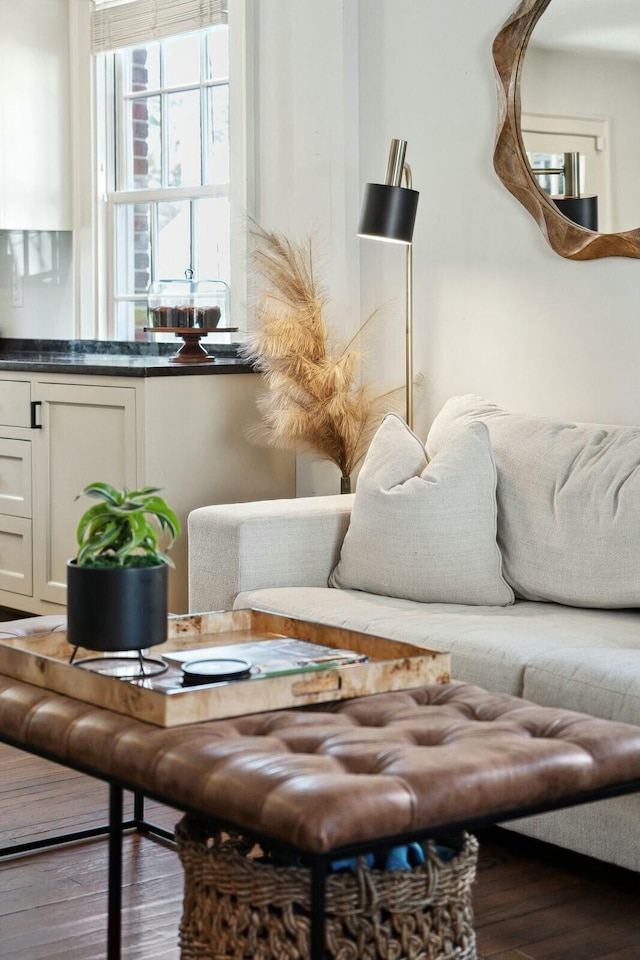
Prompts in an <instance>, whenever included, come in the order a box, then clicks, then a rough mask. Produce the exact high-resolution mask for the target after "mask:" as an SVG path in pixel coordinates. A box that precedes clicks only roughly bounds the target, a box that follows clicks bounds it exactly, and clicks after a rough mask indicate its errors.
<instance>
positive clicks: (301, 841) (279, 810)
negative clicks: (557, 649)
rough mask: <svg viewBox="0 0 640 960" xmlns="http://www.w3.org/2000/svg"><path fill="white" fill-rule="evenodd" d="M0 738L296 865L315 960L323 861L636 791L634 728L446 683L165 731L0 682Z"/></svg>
mask: <svg viewBox="0 0 640 960" xmlns="http://www.w3.org/2000/svg"><path fill="white" fill-rule="evenodd" d="M0 739H2V740H4V741H5V742H7V743H9V744H11V745H13V746H17V747H21V748H23V749H26V750H29V751H31V752H33V753H36V754H39V755H41V756H45V757H47V758H49V759H52V760H55V761H57V762H59V763H62V764H65V765H67V766H70V767H74V768H76V769H80V770H82V771H84V772H87V773H89V774H92V775H95V776H98V777H101V778H103V779H105V780H107V781H109V783H110V784H111V790H112V799H113V796H114V793H115V792H117V791H118V790H120V791H121V788H122V787H125V788H128V789H133V790H136V791H141V792H143V793H144V794H146V795H148V796H152V797H155V798H157V799H159V800H162V801H164V802H166V803H168V804H170V805H172V806H175V807H178V808H181V809H183V810H186V811H192V812H193V811H195V812H198V813H201V814H207V815H209V816H211V817H213V818H214V819H215V820H216V821H217V822H219V823H221V824H223V825H226V826H231V827H235V828H236V829H238V830H240V831H242V832H244V833H246V834H248V835H250V836H256V837H257V838H259V839H260V838H262V839H264V838H267V839H268V840H269V841H272V842H275V843H279V844H281V845H283V846H286V847H288V848H290V849H293V850H296V851H298V852H301V853H303V854H306V855H307V856H308V859H309V862H310V865H311V867H312V887H313V893H314V899H315V903H316V906H317V913H316V915H315V917H316V918H315V919H312V954H311V955H312V957H313V958H314V960H315V958H320V957H321V956H322V953H323V946H322V926H321V923H320V922H319V921H318V915H320V917H321V916H322V909H323V895H324V871H325V870H326V867H327V861H328V859H329V858H330V857H331V856H332V855H335V854H336V853H338V852H339V853H340V855H341V856H343V855H346V854H353V853H358V852H362V851H363V850H366V849H370V848H372V847H375V846H376V845H379V844H380V843H385V842H386V843H387V844H391V843H394V844H395V843H398V842H406V841H408V840H410V839H419V838H422V837H425V836H427V835H429V834H434V833H437V832H438V830H441V829H443V828H450V827H455V828H461V827H468V828H471V829H473V827H474V826H477V825H479V824H483V823H490V822H496V821H502V820H507V819H509V818H512V817H516V816H523V815H527V814H530V813H534V812H540V811H542V810H546V809H554V808H559V807H563V806H569V805H572V804H574V803H580V802H586V801H589V800H594V799H599V798H601V797H605V796H610V795H614V794H618V793H624V792H632V791H636V790H640V728H637V727H633V726H630V725H626V724H621V723H614V722H612V721H606V720H599V719H594V718H592V717H588V716H586V715H582V714H577V713H572V712H570V711H566V710H560V709H551V708H545V707H538V706H535V705H533V704H531V703H528V702H526V701H523V700H520V699H518V698H516V697H511V696H507V695H504V694H494V693H488V692H487V691H485V690H481V689H480V688H478V687H475V686H472V685H470V684H465V683H455V682H454V683H449V684H439V685H433V686H429V687H426V688H421V689H417V690H410V691H407V692H404V693H392V694H381V695H376V696H371V697H363V698H361V699H358V700H352V701H346V702H342V703H339V704H331V705H325V706H324V707H322V708H318V707H314V708H306V709H301V710H296V711H293V710H284V711H277V712H271V713H265V714H258V715H253V716H248V717H240V718H236V719H234V720H219V721H211V722H208V723H198V724H193V725H190V726H185V727H174V728H171V729H163V728H158V727H154V726H151V725H149V724H146V723H142V722H140V721H138V720H135V719H131V718H128V717H125V716H123V715H120V714H116V713H112V712H110V711H108V710H103V709H100V708H96V707H92V706H89V705H87V704H85V703H81V702H79V701H75V700H72V699H70V698H68V697H64V696H61V695H59V694H55V693H50V692H48V691H46V690H43V689H41V688H37V687H33V686H29V685H28V684H24V683H21V682H19V681H17V680H13V679H9V678H7V677H0ZM110 949H111V950H112V952H111V953H110V954H109V956H110V957H113V958H115V957H117V956H119V953H118V952H116V949H115V946H114V945H113V937H112V939H111V946H110Z"/></svg>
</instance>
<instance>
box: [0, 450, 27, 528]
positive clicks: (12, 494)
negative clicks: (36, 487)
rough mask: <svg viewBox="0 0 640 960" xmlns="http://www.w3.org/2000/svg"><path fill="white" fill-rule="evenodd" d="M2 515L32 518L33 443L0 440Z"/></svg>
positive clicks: (0, 506) (0, 504)
mask: <svg viewBox="0 0 640 960" xmlns="http://www.w3.org/2000/svg"><path fill="white" fill-rule="evenodd" d="M0 514H10V515H11V516H12V517H30V516H31V441H30V440H6V439H0Z"/></svg>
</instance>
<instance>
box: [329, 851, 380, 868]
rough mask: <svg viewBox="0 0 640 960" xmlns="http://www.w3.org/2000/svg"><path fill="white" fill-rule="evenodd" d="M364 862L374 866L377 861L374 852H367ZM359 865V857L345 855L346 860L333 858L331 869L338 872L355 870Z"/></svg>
mask: <svg viewBox="0 0 640 960" xmlns="http://www.w3.org/2000/svg"><path fill="white" fill-rule="evenodd" d="M364 862H365V863H366V865H367V866H368V867H373V865H374V863H375V858H374V856H373V854H372V853H367V854H365V857H364ZM357 866H358V858H357V857H345V858H344V860H332V861H331V869H332V870H333V872H334V873H337V872H338V871H339V870H355V869H356V868H357Z"/></svg>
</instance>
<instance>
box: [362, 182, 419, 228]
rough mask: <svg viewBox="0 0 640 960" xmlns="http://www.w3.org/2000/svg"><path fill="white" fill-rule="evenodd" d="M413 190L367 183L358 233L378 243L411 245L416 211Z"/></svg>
mask: <svg viewBox="0 0 640 960" xmlns="http://www.w3.org/2000/svg"><path fill="white" fill-rule="evenodd" d="M418 197H419V193H418V192H417V190H410V189H408V188H407V187H395V186H389V185H388V184H386V183H367V184H366V186H365V189H364V200H363V203H362V214H361V216H360V225H359V226H358V234H359V236H361V237H373V238H374V239H378V240H393V241H395V242H396V243H411V240H412V238H413V227H414V224H415V219H416V210H417V209H418Z"/></svg>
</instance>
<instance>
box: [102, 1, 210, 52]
mask: <svg viewBox="0 0 640 960" xmlns="http://www.w3.org/2000/svg"><path fill="white" fill-rule="evenodd" d="M227 3H228V0H93V10H92V14H91V43H92V49H93V52H94V53H105V52H106V51H108V50H116V49H117V48H119V47H132V46H134V45H135V44H137V43H148V42H149V41H150V40H158V39H160V38H161V37H171V36H175V35H176V34H179V33H189V32H190V31H192V30H203V29H204V28H205V27H212V26H216V25H217V24H220V23H227Z"/></svg>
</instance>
